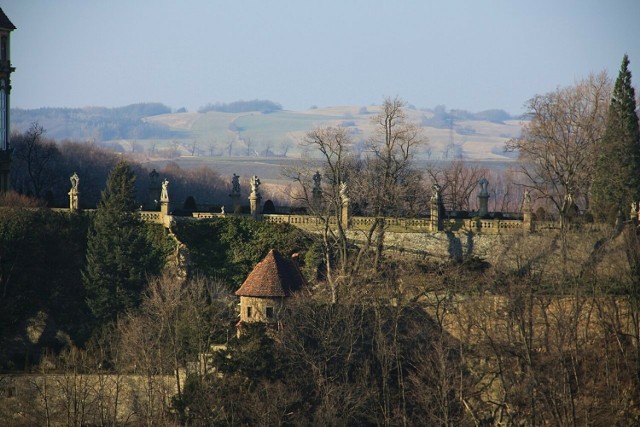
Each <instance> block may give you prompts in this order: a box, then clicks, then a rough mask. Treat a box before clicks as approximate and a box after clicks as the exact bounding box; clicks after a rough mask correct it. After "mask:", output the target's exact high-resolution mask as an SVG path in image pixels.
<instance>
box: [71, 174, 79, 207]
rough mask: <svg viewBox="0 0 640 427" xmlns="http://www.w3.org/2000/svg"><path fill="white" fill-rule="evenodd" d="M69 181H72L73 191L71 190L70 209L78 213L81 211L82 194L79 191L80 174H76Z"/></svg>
mask: <svg viewBox="0 0 640 427" xmlns="http://www.w3.org/2000/svg"><path fill="white" fill-rule="evenodd" d="M69 180H70V181H71V190H69V209H70V210H72V211H77V210H78V209H80V201H79V194H80V192H79V191H78V184H79V183H80V178H79V177H78V174H77V173H75V172H74V173H73V175H71V178H69Z"/></svg>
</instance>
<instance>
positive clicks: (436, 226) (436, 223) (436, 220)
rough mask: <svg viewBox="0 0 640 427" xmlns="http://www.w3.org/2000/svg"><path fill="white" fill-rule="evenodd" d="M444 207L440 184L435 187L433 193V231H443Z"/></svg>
mask: <svg viewBox="0 0 640 427" xmlns="http://www.w3.org/2000/svg"><path fill="white" fill-rule="evenodd" d="M442 212H444V206H443V205H442V194H441V188H440V186H439V185H438V184H434V185H433V193H432V194H431V231H442V230H443V229H444V227H443V226H442V224H443V223H442V220H443V218H442V215H440V214H441V213H442Z"/></svg>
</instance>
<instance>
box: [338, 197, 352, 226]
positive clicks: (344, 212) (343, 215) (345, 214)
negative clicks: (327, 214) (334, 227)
mask: <svg viewBox="0 0 640 427" xmlns="http://www.w3.org/2000/svg"><path fill="white" fill-rule="evenodd" d="M349 217H350V215H349V199H346V200H342V206H341V210H340V223H341V224H342V228H344V229H347V228H349V225H350V224H349Z"/></svg>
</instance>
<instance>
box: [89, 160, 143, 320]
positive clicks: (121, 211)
mask: <svg viewBox="0 0 640 427" xmlns="http://www.w3.org/2000/svg"><path fill="white" fill-rule="evenodd" d="M135 209H136V205H135V176H134V174H133V171H132V170H131V168H130V167H129V165H128V164H127V163H126V162H124V161H121V162H119V163H118V164H117V165H116V166H115V167H114V169H113V170H112V171H111V174H110V176H109V179H108V181H107V188H106V189H105V190H104V191H103V192H102V198H101V200H100V204H99V205H98V209H97V210H96V213H95V217H94V218H93V221H92V223H91V227H90V229H89V235H88V239H87V265H86V268H85V270H84V271H83V275H82V279H83V283H84V286H85V289H86V292H87V304H88V305H89V308H90V309H91V312H92V314H93V316H94V318H95V320H96V321H97V325H100V324H102V323H104V322H108V321H112V320H115V319H116V318H117V316H118V314H119V313H122V312H123V311H124V310H126V309H128V308H132V307H135V306H137V305H138V304H139V302H140V299H141V292H142V290H143V288H144V285H145V283H146V276H147V272H148V269H150V268H152V267H151V266H152V265H153V263H152V261H153V260H152V259H151V257H152V256H151V254H152V250H151V247H150V245H149V243H148V241H147V239H146V236H145V230H144V224H143V223H142V221H141V220H140V219H139V217H138V215H137V213H136V211H135Z"/></svg>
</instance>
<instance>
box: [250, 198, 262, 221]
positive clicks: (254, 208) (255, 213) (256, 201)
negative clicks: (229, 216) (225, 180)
mask: <svg viewBox="0 0 640 427" xmlns="http://www.w3.org/2000/svg"><path fill="white" fill-rule="evenodd" d="M261 201H262V196H261V195H260V194H256V193H251V195H250V196H249V206H250V207H251V216H252V217H253V219H258V217H259V216H260V211H261V209H260V202H261Z"/></svg>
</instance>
